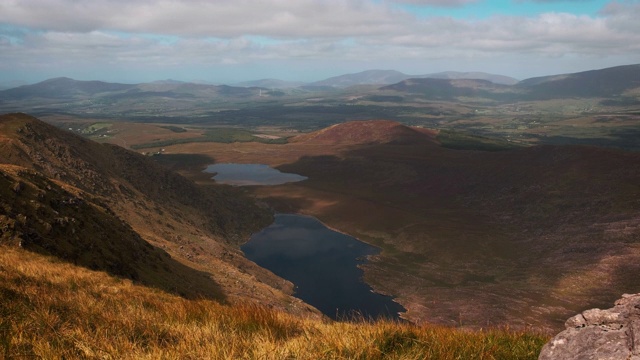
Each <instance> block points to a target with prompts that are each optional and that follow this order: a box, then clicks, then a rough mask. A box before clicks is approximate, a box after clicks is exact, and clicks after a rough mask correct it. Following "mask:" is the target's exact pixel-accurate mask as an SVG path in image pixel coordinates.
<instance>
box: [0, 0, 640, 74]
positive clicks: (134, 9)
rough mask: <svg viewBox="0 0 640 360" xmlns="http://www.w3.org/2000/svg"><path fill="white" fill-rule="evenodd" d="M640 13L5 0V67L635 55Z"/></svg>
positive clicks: (429, 0)
mask: <svg viewBox="0 0 640 360" xmlns="http://www.w3.org/2000/svg"><path fill="white" fill-rule="evenodd" d="M395 2H396V3H398V2H402V3H413V4H423V5H438V4H439V3H442V1H441V0H424V1H420V0H398V1H395ZM468 2H472V1H468V0H460V1H453V2H451V1H448V3H451V4H453V3H455V4H457V5H463V4H465V3H468ZM638 18H640V1H613V2H611V3H610V4H609V5H608V6H607V7H605V8H604V9H603V10H602V12H601V14H600V15H599V16H597V17H593V16H579V15H574V14H567V13H546V14H541V15H537V16H532V17H525V16H507V15H502V16H494V17H491V18H488V19H482V20H465V19H455V18H451V17H426V18H420V17H417V16H414V15H412V14H410V13H408V12H406V11H403V10H400V9H399V8H397V7H395V6H394V5H393V2H392V1H386V2H385V1H372V0H370V1H366V0H296V1H288V0H262V1H258V0H217V1H215V2H214V1H204V0H183V1H178V0H162V1H151V0H92V1H79V0H48V1H44V0H2V1H0V69H1V68H4V69H29V68H54V67H55V66H60V67H63V66H66V67H67V68H74V67H86V68H88V69H89V68H91V67H92V66H94V67H99V66H113V67H123V68H125V67H132V66H143V67H144V66H148V67H154V68H158V69H162V68H176V67H188V66H199V67H202V68H206V67H207V66H209V67H211V66H216V65H220V64H252V63H253V64H257V63H259V62H263V61H268V62H274V61H282V62H284V61H289V62H290V61H315V62H323V61H341V62H369V63H374V62H377V63H382V64H385V63H392V62H401V61H415V62H416V63H418V62H426V61H430V60H433V61H436V60H440V59H445V62H446V59H449V61H450V63H451V64H453V63H454V62H455V61H459V60H460V59H487V61H486V62H487V63H491V62H492V61H491V60H490V59H493V62H494V63H496V62H497V60H496V59H500V58H504V59H511V60H512V59H514V58H516V57H520V58H527V59H542V58H547V59H548V58H557V57H565V58H571V59H574V60H575V59H580V57H588V58H595V57H600V58H606V57H608V56H614V55H615V56H618V57H619V58H623V59H630V60H629V61H630V62H637V60H638V59H640V22H638V21H637V19H638ZM3 24H4V25H3ZM634 59H635V61H634ZM539 62H540V63H543V62H544V61H539ZM141 64H142V65H141ZM387 67H388V68H391V67H393V66H392V65H391V66H387ZM451 69H452V68H449V69H447V70H451ZM454 70H457V69H454ZM471 70H481V69H471ZM7 71H8V70H7ZM425 72H426V71H425Z"/></svg>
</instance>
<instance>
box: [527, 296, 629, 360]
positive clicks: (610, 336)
mask: <svg viewBox="0 0 640 360" xmlns="http://www.w3.org/2000/svg"><path fill="white" fill-rule="evenodd" d="M565 327H566V330H564V331H563V332H561V333H560V334H558V335H556V337H554V338H553V339H551V341H549V342H548V343H547V344H546V345H545V346H544V347H543V348H542V352H541V353H540V357H539V358H538V360H551V359H553V360H590V359H593V360H595V359H598V360H605V359H606V360H618V359H624V360H640V294H634V295H629V294H625V295H622V299H620V300H618V301H616V303H615V306H614V307H613V308H611V309H606V310H600V309H591V310H586V311H584V312H583V313H582V314H578V315H576V316H574V317H572V318H570V319H569V320H567V321H566V322H565Z"/></svg>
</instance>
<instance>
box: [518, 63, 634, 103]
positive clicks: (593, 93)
mask: <svg viewBox="0 0 640 360" xmlns="http://www.w3.org/2000/svg"><path fill="white" fill-rule="evenodd" d="M517 87H518V88H521V89H525V90H527V91H528V92H529V97H531V98H535V99H551V98H563V97H612V96H616V95H622V94H623V93H624V92H625V91H627V90H631V89H636V88H640V64H637V65H625V66H616V67H612V68H606V69H601V70H591V71H584V72H579V73H573V74H563V75H553V76H543V77H536V78H531V79H526V80H523V81H520V82H519V83H518V84H517Z"/></svg>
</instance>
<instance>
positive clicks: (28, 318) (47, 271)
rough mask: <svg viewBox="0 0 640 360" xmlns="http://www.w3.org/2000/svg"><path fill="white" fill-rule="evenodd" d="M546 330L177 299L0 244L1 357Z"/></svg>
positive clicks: (475, 353)
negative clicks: (344, 316)
mask: <svg viewBox="0 0 640 360" xmlns="http://www.w3.org/2000/svg"><path fill="white" fill-rule="evenodd" d="M546 340H547V337H545V336H542V335H538V334H535V333H531V332H521V331H510V330H508V329H506V330H496V329H494V330H485V331H477V332H470V331H465V330H457V329H453V328H446V327H438V326H423V327H416V326H411V325H408V324H397V323H390V322H378V323H369V322H344V323H334V322H323V321H319V320H311V319H304V318H299V317H295V316H292V315H288V314H286V313H282V312H277V311H274V310H269V309H267V308H263V307H258V306H255V305H235V306H226V305H220V304H218V303H216V302H212V301H208V300H185V299H183V298H179V297H176V296H173V295H169V294H167V293H164V292H161V291H158V290H153V289H149V288H145V287H142V286H137V285H133V284H132V283H131V282H130V281H128V280H121V279H119V278H114V277H110V276H107V275H105V274H104V273H100V272H94V271H89V270H86V269H83V268H79V267H76V266H73V265H71V264H67V263H61V262H60V261H59V260H57V259H54V258H50V257H45V256H42V255H37V254H34V253H29V252H26V251H24V250H20V249H15V248H8V247H5V246H3V247H0V357H4V358H6V359H9V358H46V359H62V358H66V359H98V358H100V359H160V358H163V359H173V358H180V359H241V358H243V359H245V358H246V359H284V358H295V359H320V358H322V359H536V358H537V355H538V353H539V351H540V349H541V347H542V345H543V344H544V343H545V342H546Z"/></svg>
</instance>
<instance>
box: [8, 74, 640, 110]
mask: <svg viewBox="0 0 640 360" xmlns="http://www.w3.org/2000/svg"><path fill="white" fill-rule="evenodd" d="M358 85H377V86H378V88H377V90H378V91H382V92H384V91H388V90H395V91H399V92H409V93H416V94H417V93H419V94H423V95H424V96H425V97H426V98H432V99H448V100H452V99H456V98H459V97H468V96H481V97H487V98H490V99H494V100H499V101H507V102H509V101H532V100H547V99H551V98H571V97H587V98H589V97H606V98H610V97H616V96H626V95H629V93H628V92H629V91H632V90H633V89H637V88H639V87H640V65H625V66H617V67H612V68H607V69H602V70H591V71H584V72H579V73H572V74H562V75H552V76H543V77H536V78H530V79H525V80H522V81H517V80H515V79H513V78H510V77H507V76H502V75H495V74H487V73H481V72H452V71H450V72H442V73H434V74H428V75H407V74H404V73H401V72H398V71H395V70H368V71H363V72H359V73H354V74H345V75H340V76H335V77H332V78H328V79H325V80H321V81H316V82H312V83H301V82H287V81H280V80H276V79H264V80H257V81H247V82H243V83H239V84H238V85H236V86H228V85H208V84H194V83H187V82H179V81H160V82H153V83H143V84H117V83H107V82H102V81H77V80H73V79H69V78H65V77H62V78H55V79H49V80H45V81H43V82H40V83H37V84H33V85H23V86H20V87H16V88H12V89H7V90H2V91H0V101H9V102H11V101H20V100H29V99H40V100H44V99H81V98H96V99H98V98H99V99H101V100H102V101H104V102H109V101H110V99H111V101H115V100H117V99H120V98H131V99H136V98H149V97H159V98H190V99H200V98H206V97H211V96H217V97H228V98H245V99H246V98H250V97H260V96H269V95H270V94H272V95H273V94H276V93H277V94H280V95H282V94H285V93H283V92H281V91H279V90H278V91H277V89H281V90H286V91H287V92H288V93H291V92H294V93H300V92H301V93H309V92H314V89H315V91H321V92H326V91H327V90H330V89H344V88H348V87H351V86H358ZM0 104H1V103H0Z"/></svg>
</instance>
